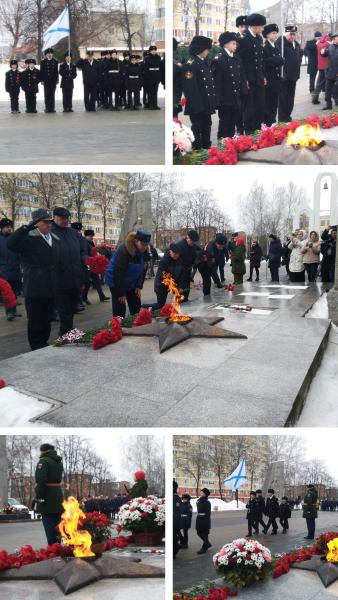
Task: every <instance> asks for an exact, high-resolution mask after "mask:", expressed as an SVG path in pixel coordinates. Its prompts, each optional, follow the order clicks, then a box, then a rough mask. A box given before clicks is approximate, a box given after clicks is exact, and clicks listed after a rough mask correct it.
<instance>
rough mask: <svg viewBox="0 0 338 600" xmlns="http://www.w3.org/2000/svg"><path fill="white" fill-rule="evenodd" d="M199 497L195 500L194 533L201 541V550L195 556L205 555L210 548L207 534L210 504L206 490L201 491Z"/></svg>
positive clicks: (209, 521)
mask: <svg viewBox="0 0 338 600" xmlns="http://www.w3.org/2000/svg"><path fill="white" fill-rule="evenodd" d="M201 494H202V495H201V496H200V498H199V499H198V500H197V517H196V532H197V535H198V537H199V538H201V540H203V544H202V548H201V549H200V550H198V552H197V554H205V553H206V552H207V550H208V549H209V548H211V545H212V544H210V542H209V533H210V528H211V504H210V502H209V500H208V497H209V496H210V491H209V490H208V489H207V488H203V489H202V490H201Z"/></svg>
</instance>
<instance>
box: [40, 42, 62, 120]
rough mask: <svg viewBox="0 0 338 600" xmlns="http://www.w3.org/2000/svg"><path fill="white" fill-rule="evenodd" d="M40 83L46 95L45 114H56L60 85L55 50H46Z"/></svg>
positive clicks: (41, 67)
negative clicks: (58, 86)
mask: <svg viewBox="0 0 338 600" xmlns="http://www.w3.org/2000/svg"><path fill="white" fill-rule="evenodd" d="M40 81H41V82H42V83H43V88H44V94H45V112H46V113H55V112H56V110H55V90H56V86H57V84H58V83H59V70H58V61H57V60H55V58H54V50H53V48H47V50H45V58H44V59H43V60H42V61H41V64H40Z"/></svg>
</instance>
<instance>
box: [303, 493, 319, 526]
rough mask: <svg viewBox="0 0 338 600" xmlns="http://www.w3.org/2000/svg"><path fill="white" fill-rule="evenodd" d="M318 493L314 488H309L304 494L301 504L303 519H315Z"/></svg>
mask: <svg viewBox="0 0 338 600" xmlns="http://www.w3.org/2000/svg"><path fill="white" fill-rule="evenodd" d="M317 500H318V492H317V490H315V489H314V488H310V489H309V490H308V491H307V492H306V496H305V498H304V502H303V517H304V519H316V518H317V516H318V510H317Z"/></svg>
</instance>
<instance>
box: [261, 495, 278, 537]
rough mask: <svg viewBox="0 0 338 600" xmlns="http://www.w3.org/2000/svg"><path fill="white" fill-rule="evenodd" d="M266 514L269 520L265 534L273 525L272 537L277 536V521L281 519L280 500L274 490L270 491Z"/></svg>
mask: <svg viewBox="0 0 338 600" xmlns="http://www.w3.org/2000/svg"><path fill="white" fill-rule="evenodd" d="M265 514H266V516H267V517H269V520H268V522H267V525H266V527H265V529H264V531H263V533H267V532H268V531H269V529H270V525H272V533H271V535H277V530H278V525H277V521H276V519H277V518H278V517H279V502H278V498H276V496H275V490H273V489H272V488H270V489H269V490H268V497H267V499H266V503H265Z"/></svg>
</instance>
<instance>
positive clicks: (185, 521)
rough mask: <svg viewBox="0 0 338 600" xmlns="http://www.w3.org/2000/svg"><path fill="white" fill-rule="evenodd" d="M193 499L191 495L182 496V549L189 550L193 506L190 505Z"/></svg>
mask: <svg viewBox="0 0 338 600" xmlns="http://www.w3.org/2000/svg"><path fill="white" fill-rule="evenodd" d="M190 500H191V497H190V496H189V494H183V495H182V504H181V521H180V547H181V548H188V544H189V538H188V531H189V529H190V527H191V520H192V506H191V503H190Z"/></svg>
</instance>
